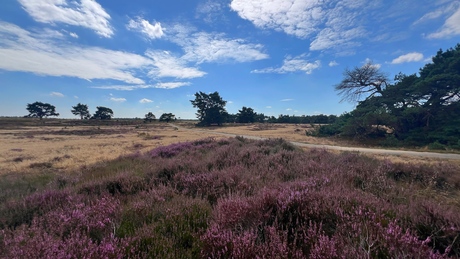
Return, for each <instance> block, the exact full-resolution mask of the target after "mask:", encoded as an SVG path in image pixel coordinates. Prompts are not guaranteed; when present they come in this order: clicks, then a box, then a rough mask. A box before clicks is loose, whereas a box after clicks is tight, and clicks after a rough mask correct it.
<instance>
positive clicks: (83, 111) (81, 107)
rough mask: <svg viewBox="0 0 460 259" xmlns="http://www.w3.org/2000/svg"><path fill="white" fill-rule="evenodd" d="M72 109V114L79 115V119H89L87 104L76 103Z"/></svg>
mask: <svg viewBox="0 0 460 259" xmlns="http://www.w3.org/2000/svg"><path fill="white" fill-rule="evenodd" d="M72 108H73V109H72V110H70V111H71V112H72V113H73V115H76V116H80V119H82V120H83V119H89V118H90V117H91V114H90V113H89V109H88V105H86V104H81V103H78V104H77V105H75V106H72Z"/></svg>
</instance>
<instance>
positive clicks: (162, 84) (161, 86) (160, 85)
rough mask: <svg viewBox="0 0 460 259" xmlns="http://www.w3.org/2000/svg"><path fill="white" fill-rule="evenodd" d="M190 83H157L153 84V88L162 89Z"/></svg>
mask: <svg viewBox="0 0 460 259" xmlns="http://www.w3.org/2000/svg"><path fill="white" fill-rule="evenodd" d="M188 85H190V83H189V82H166V83H158V84H156V85H155V88H162V89H174V88H178V87H182V86H188Z"/></svg>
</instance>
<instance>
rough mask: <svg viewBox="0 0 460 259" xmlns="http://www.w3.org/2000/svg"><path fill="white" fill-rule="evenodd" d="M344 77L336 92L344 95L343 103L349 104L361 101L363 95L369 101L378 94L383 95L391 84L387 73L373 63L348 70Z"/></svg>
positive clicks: (336, 87)
mask: <svg viewBox="0 0 460 259" xmlns="http://www.w3.org/2000/svg"><path fill="white" fill-rule="evenodd" d="M343 76H344V78H343V80H342V82H340V83H339V84H338V85H336V86H335V90H336V91H338V92H339V94H340V95H342V101H349V102H356V101H359V100H360V99H361V96H362V95H367V97H366V99H368V98H371V97H372V96H374V95H376V94H382V92H383V90H384V89H385V88H386V86H387V85H388V82H389V79H388V77H387V76H386V75H385V73H383V72H381V71H380V70H379V67H378V66H377V65H375V64H372V62H368V63H366V64H365V65H364V66H362V67H355V68H353V69H352V70H350V69H348V68H347V69H345V71H344V72H343Z"/></svg>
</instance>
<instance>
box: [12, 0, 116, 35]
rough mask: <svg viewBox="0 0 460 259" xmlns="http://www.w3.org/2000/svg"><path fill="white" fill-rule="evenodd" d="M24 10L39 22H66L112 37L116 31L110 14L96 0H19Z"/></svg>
mask: <svg viewBox="0 0 460 259" xmlns="http://www.w3.org/2000/svg"><path fill="white" fill-rule="evenodd" d="M18 1H19V3H20V4H21V5H22V7H23V8H24V10H26V12H27V13H29V15H30V16H32V18H34V19H35V20H36V21H37V22H42V23H48V24H54V23H65V24H69V25H75V26H81V27H85V28H88V29H91V30H94V31H95V32H96V33H97V34H99V35H101V36H103V37H106V38H110V37H111V36H112V35H113V34H114V32H113V30H112V28H111V26H110V24H109V20H110V15H109V14H108V13H107V12H106V11H105V10H104V9H103V8H102V6H101V5H100V4H99V3H97V2H96V1H94V0H80V1H78V0H76V1H75V0H74V1H68V0H33V1H30V0H18Z"/></svg>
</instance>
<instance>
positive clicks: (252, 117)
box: [236, 106, 256, 123]
mask: <svg viewBox="0 0 460 259" xmlns="http://www.w3.org/2000/svg"><path fill="white" fill-rule="evenodd" d="M236 116H237V118H238V122H239V123H253V122H254V121H256V113H255V112H254V110H253V109H252V108H247V107H245V106H243V108H242V109H241V110H239V111H238V114H237V115H236Z"/></svg>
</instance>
